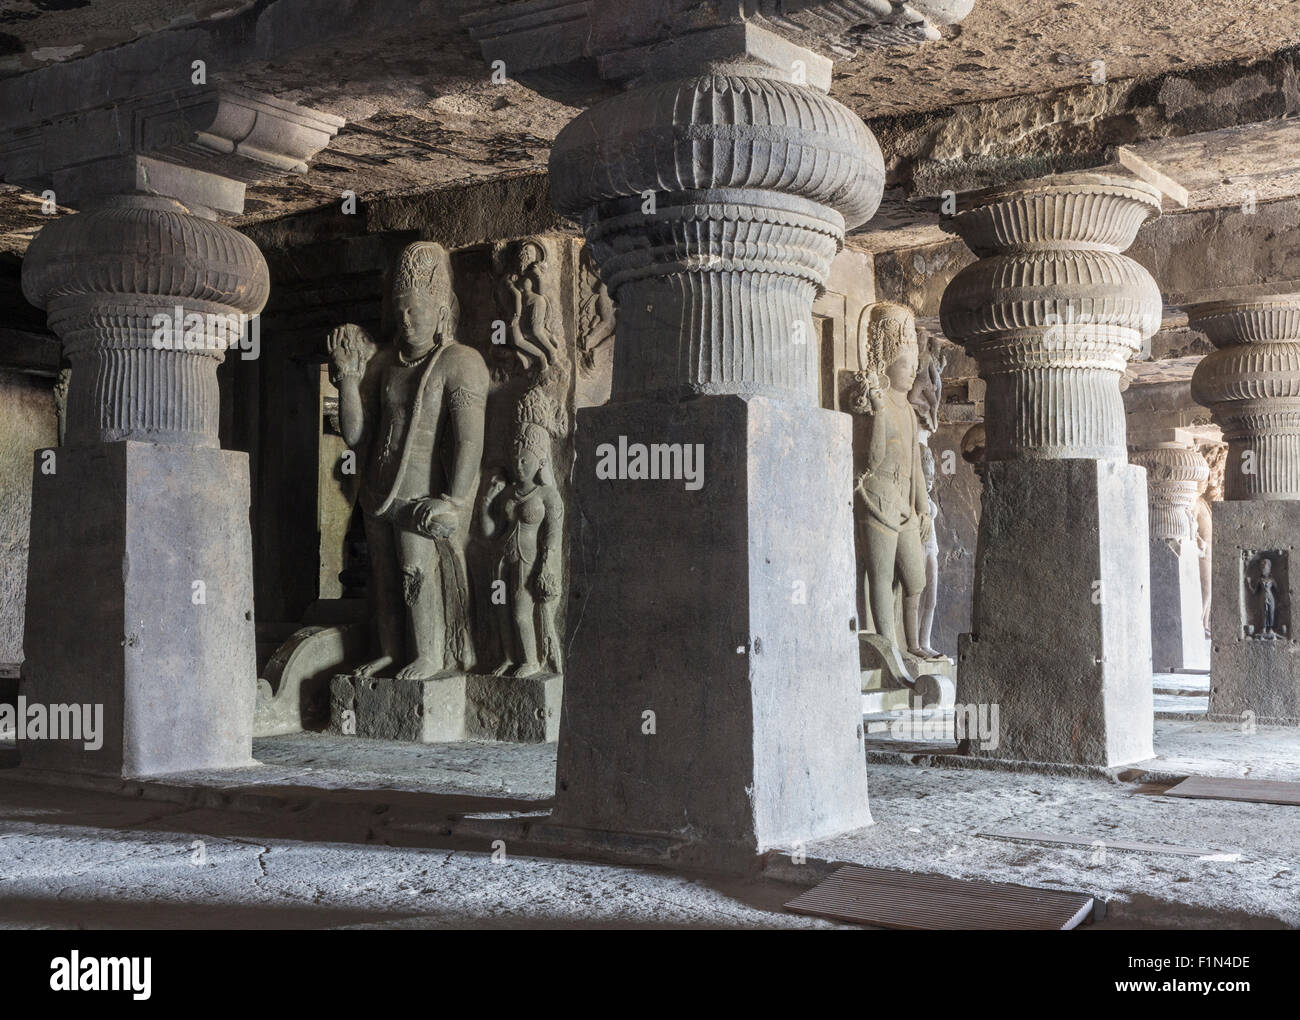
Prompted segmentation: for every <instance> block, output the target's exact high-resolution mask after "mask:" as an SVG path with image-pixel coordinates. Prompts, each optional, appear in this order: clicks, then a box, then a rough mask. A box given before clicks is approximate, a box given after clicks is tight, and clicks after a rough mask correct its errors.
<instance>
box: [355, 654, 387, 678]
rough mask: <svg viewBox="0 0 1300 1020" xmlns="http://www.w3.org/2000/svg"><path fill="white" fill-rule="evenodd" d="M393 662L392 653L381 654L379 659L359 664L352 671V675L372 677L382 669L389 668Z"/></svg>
mask: <svg viewBox="0 0 1300 1020" xmlns="http://www.w3.org/2000/svg"><path fill="white" fill-rule="evenodd" d="M392 664H393V657H392V656H391V655H381V656H380V657H379V658H377V659H371V660H370V661H369V662H367V663H363V664H362V665H360V666H358V667H357V668H356V669H354V670H353V671H352V675H353V676H356V677H371V676H374V675H375V674H376V673H378V672H380V671H381V670H385V669H387V668H388V667H389V666H391V665H392Z"/></svg>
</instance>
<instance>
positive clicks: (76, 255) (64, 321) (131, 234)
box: [23, 195, 270, 446]
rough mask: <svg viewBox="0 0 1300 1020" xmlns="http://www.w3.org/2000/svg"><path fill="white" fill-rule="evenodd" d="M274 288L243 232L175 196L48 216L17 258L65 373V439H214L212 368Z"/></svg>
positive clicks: (202, 442) (128, 199) (200, 442)
mask: <svg viewBox="0 0 1300 1020" xmlns="http://www.w3.org/2000/svg"><path fill="white" fill-rule="evenodd" d="M269 291H270V279H269V277H268V274H267V268H266V262H265V260H264V259H263V258H262V253H261V252H260V251H258V250H257V246H256V245H255V244H253V242H252V241H250V240H249V239H248V238H246V237H244V235H242V234H240V233H239V232H238V231H235V230H232V229H231V228H229V227H226V226H223V225H222V224H220V223H217V222H215V221H213V220H209V219H204V218H202V217H199V216H195V215H193V214H192V213H191V212H190V211H189V210H188V209H187V208H186V207H185V206H184V205H182V204H181V203H180V202H177V201H175V200H174V199H170V198H161V197H154V196H145V195H124V196H120V197H117V198H113V199H110V200H108V201H107V202H106V203H104V204H103V205H102V206H100V207H98V208H95V209H92V210H90V211H88V212H82V213H78V214H76V215H74V216H66V217H63V218H61V219H58V220H55V221H54V222H53V223H51V224H49V225H48V226H47V227H45V228H44V229H43V230H42V231H41V232H40V233H39V234H38V235H37V236H36V239H35V240H34V241H32V243H31V246H30V247H29V248H28V250H27V256H26V258H25V259H24V261H23V293H24V295H25V296H26V297H27V300H28V301H30V302H31V303H32V304H34V305H36V306H37V307H38V308H43V309H45V310H46V312H47V314H48V316H49V323H50V328H51V329H52V330H53V331H54V332H55V333H57V334H58V335H59V337H60V339H62V341H63V350H64V354H65V355H66V356H67V358H68V360H69V362H70V364H71V367H72V375H71V381H70V384H69V391H68V411H67V432H66V442H67V443H68V444H69V445H76V444H82V443H91V442H114V441H117V440H122V439H133V440H141V441H145V442H169V443H184V444H189V445H197V446H217V445H219V444H218V441H217V424H218V415H219V397H218V393H217V374H216V373H217V365H219V364H220V363H221V361H222V360H224V358H225V353H226V351H227V350H228V349H230V348H231V347H236V348H237V347H239V345H240V344H241V342H243V338H244V335H245V327H246V326H247V324H248V317H250V316H255V315H256V314H257V313H258V312H260V311H261V310H262V306H263V305H264V304H265V303H266V299H267V296H268V294H269Z"/></svg>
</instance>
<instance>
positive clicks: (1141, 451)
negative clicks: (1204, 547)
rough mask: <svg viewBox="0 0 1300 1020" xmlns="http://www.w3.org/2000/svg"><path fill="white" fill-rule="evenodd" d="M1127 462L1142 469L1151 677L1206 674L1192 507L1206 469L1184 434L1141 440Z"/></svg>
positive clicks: (1173, 431) (1207, 660) (1167, 433)
mask: <svg viewBox="0 0 1300 1020" xmlns="http://www.w3.org/2000/svg"><path fill="white" fill-rule="evenodd" d="M1134 442H1135V445H1137V446H1138V448H1137V449H1136V450H1134V451H1133V452H1132V453H1131V454H1130V455H1129V460H1130V461H1131V462H1132V463H1134V464H1137V465H1138V466H1140V467H1143V468H1145V469H1146V473H1147V513H1148V518H1149V521H1150V526H1151V543H1150V558H1151V665H1152V667H1153V668H1154V669H1155V671H1156V672H1157V673H1168V672H1172V671H1173V670H1177V669H1209V667H1210V650H1209V646H1208V644H1207V643H1206V640H1205V630H1204V627H1203V625H1202V622H1201V580H1200V557H1199V555H1198V554H1197V549H1196V503H1197V500H1198V499H1199V498H1200V489H1201V484H1202V483H1203V482H1204V481H1205V480H1206V479H1207V478H1209V477H1210V468H1209V465H1207V464H1206V463H1205V458H1204V457H1202V456H1201V454H1200V452H1199V451H1198V450H1197V449H1196V447H1195V446H1194V445H1193V442H1192V437H1191V435H1190V434H1188V433H1186V432H1182V431H1180V430H1177V429H1170V430H1167V431H1165V432H1163V433H1159V434H1156V435H1152V436H1144V437H1142V441H1141V442H1140V443H1139V441H1138V440H1137V439H1135V440H1134Z"/></svg>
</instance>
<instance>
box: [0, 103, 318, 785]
mask: <svg viewBox="0 0 1300 1020" xmlns="http://www.w3.org/2000/svg"><path fill="white" fill-rule="evenodd" d="M156 98H157V97H149V99H148V100H147V101H141V102H140V103H139V104H138V105H137V104H136V103H134V102H132V101H127V100H123V101H122V102H121V104H120V105H119V107H118V109H117V110H116V111H115V117H114V119H113V122H112V124H111V125H110V129H109V130H107V131H100V130H98V129H97V126H98V125H101V121H100V119H98V118H97V117H96V116H95V114H94V112H93V111H92V112H90V113H86V114H84V117H85V120H84V123H85V125H86V126H85V127H84V128H83V130H81V131H78V130H77V125H78V124H80V123H82V120H81V118H82V117H83V114H81V113H72V114H69V115H68V116H67V117H66V118H61V119H60V120H59V123H58V125H57V128H56V129H51V131H50V133H49V135H48V137H47V138H46V141H47V143H48V144H46V145H45V146H43V147H40V148H33V147H31V146H30V145H27V144H23V143H22V139H23V138H25V137H27V136H28V135H30V133H31V132H30V131H27V130H26V129H24V130H22V131H18V132H15V133H14V135H12V136H10V137H0V157H3V159H4V160H5V162H4V164H3V165H4V169H5V172H6V176H7V177H8V179H10V180H17V181H21V182H22V183H24V184H27V185H28V186H29V187H33V188H36V189H37V190H40V186H41V182H42V181H45V182H48V183H52V185H53V188H54V191H55V194H56V195H57V196H58V200H59V202H60V203H61V204H65V205H71V206H73V207H75V208H78V209H80V210H82V211H80V212H78V213H75V214H73V215H70V216H65V217H62V218H59V219H56V220H54V221H53V222H51V223H50V224H49V225H48V226H46V227H45V228H44V229H43V230H42V231H41V232H40V234H38V235H37V237H36V239H35V240H34V241H33V242H32V244H31V246H30V247H29V249H28V251H27V255H26V258H25V259H24V262H23V291H24V293H25V294H26V296H27V298H28V300H30V301H31V302H32V303H33V304H35V305H37V306H38V307H41V308H44V309H45V310H46V312H47V314H48V317H49V323H50V327H51V329H53V330H54V332H56V333H57V334H58V335H59V337H60V339H61V340H62V341H63V347H64V353H65V355H66V357H67V359H68V361H69V363H70V365H71V378H70V380H69V389H68V398H67V415H66V437H65V444H66V445H64V446H63V447H60V448H59V449H57V450H48V451H38V453H37V457H36V471H35V475H34V486H33V495H32V530H31V555H30V559H29V566H28V586H27V616H26V634H25V640H24V645H25V651H26V655H27V660H26V662H25V664H24V667H23V676H22V679H21V683H20V688H19V689H20V693H22V694H24V695H26V697H27V699H28V702H29V703H41V704H46V705H54V704H82V705H85V704H90V705H97V706H102V712H103V729H102V732H101V733H100V734H99V736H100V738H101V739H102V746H100V747H98V748H96V747H93V746H91V747H87V746H86V742H85V741H83V740H29V741H25V742H23V743H21V745H20V751H21V754H22V759H23V763H24V765H28V766H35V767H38V768H48V769H66V770H72V771H81V772H98V773H105V774H109V775H119V776H120V775H148V774H156V773H165V772H173V771H181V770H185V769H196V768H216V767H228V766H239V765H247V764H249V763H250V762H251V760H252V726H253V703H254V696H255V690H256V686H255V685H256V680H257V676H256V668H257V666H256V657H255V641H254V622H253V587H252V543H251V538H250V534H249V516H248V510H249V478H248V457H247V455H246V454H244V453H236V452H233V451H228V450H222V449H220V444H219V441H218V437H217V430H218V423H219V414H220V399H219V392H218V386H217V366H218V365H219V364H220V363H221V361H222V360H223V358H225V357H256V356H257V353H258V352H259V350H260V346H259V345H260V342H261V339H262V338H261V337H260V336H259V335H258V333H257V332H255V330H256V323H252V322H249V321H248V318H249V317H250V316H252V317H255V316H256V314H257V313H258V312H259V311H260V310H261V308H262V306H263V305H264V304H265V302H266V299H267V296H268V291H269V281H268V274H267V268H266V264H265V262H264V260H263V258H262V255H261V253H260V252H259V251H258V249H257V247H256V245H254V244H253V242H252V241H250V240H249V239H248V238H246V237H244V236H243V235H241V234H239V233H238V232H237V231H235V230H232V229H230V228H229V227H226V226H223V225H221V224H220V223H218V222H216V216H217V213H218V211H221V212H233V213H238V212H240V211H242V209H243V202H244V186H245V183H246V182H248V181H251V180H255V179H258V178H259V177H264V176H274V175H276V174H278V173H280V172H283V171H285V170H295V169H296V170H302V169H305V164H304V161H305V159H306V158H308V157H309V156H310V155H311V154H313V153H314V152H315V151H317V149H319V148H320V147H321V146H323V145H324V144H325V143H326V142H328V140H329V138H330V137H331V136H332V135H333V133H334V132H335V131H337V130H338V127H339V126H340V125H341V123H342V122H341V121H339V120H338V119H337V118H330V117H322V116H321V115H317V114H313V113H311V112H310V111H305V110H301V109H299V108H297V107H292V106H290V105H288V104H284V103H279V102H278V101H275V100H262V99H259V98H258V97H255V96H251V95H249V94H247V93H233V92H227V91H222V90H213V89H196V90H192V91H189V92H186V93H184V94H183V95H177V96H174V97H172V99H171V100H170V101H168V102H162V103H155V102H153V100H154V99H156ZM160 111H161V112H160ZM160 120H161V121H163V122H164V123H160ZM119 122H124V123H125V124H126V125H127V127H122V124H121V123H119ZM114 125H116V126H114ZM34 130H36V129H34ZM42 137H45V136H42ZM15 139H17V141H15ZM123 146H125V147H126V148H125V149H123V148H122V147H123ZM132 146H140V147H141V148H139V149H133V148H132ZM33 152H37V153H39V154H40V156H41V159H40V160H37V161H35V162H33V161H31V160H29V159H28V157H29V156H30V154H31V153H33ZM91 156H94V157H96V158H93V159H91V158H89V157H91ZM195 163H197V164H199V165H201V166H203V168H204V169H197V168H196V167H194V166H193V165H190V164H195ZM254 338H256V342H254ZM232 346H233V347H234V349H233V350H231V349H230V348H231V347H232Z"/></svg>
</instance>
